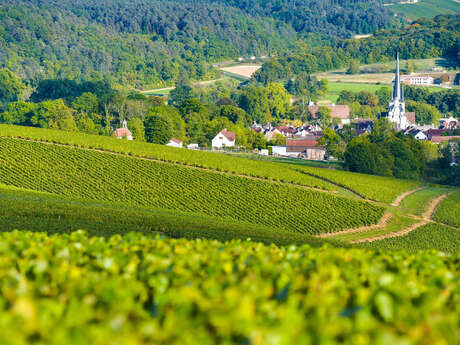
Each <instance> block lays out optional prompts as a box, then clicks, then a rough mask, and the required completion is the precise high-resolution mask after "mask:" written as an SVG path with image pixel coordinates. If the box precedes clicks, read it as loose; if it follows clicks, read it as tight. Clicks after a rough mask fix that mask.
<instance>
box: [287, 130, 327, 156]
mask: <svg viewBox="0 0 460 345" xmlns="http://www.w3.org/2000/svg"><path fill="white" fill-rule="evenodd" d="M325 154H326V150H325V148H324V147H322V146H319V145H318V140H317V137H314V136H311V137H306V138H303V139H287V140H286V155H287V156H291V157H302V158H306V159H311V160H323V159H324V156H325Z"/></svg>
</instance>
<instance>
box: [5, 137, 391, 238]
mask: <svg viewBox="0 0 460 345" xmlns="http://www.w3.org/2000/svg"><path fill="white" fill-rule="evenodd" d="M0 147H1V150H0V157H1V159H2V162H3V163H4V164H2V165H1V166H0V183H4V184H7V185H13V186H16V187H22V188H28V189H32V190H37V191H44V192H50V193H55V194H60V195H64V196H71V197H78V198H87V199H93V200H103V201H115V202H125V203H129V204H132V205H138V206H149V207H155V208H164V209H170V210H179V211H185V212H194V213H201V214H205V215H208V216H214V217H218V218H221V219H225V218H231V219H235V220H237V221H245V222H249V223H253V224H259V225H265V226H269V227H278V228H282V229H286V230H291V231H297V232H301V233H310V234H318V233H321V232H323V231H327V232H334V231H338V230H340V229H345V228H350V227H356V226H360V225H363V224H373V223H376V222H377V221H378V219H379V218H380V217H381V216H382V214H383V208H381V207H379V206H374V205H372V204H369V203H365V202H361V201H355V200H348V199H345V198H341V197H336V196H334V195H332V194H329V193H321V192H316V191H309V190H306V189H301V188H295V187H290V186H288V185H282V184H276V183H271V182H265V181H255V180H252V179H247V178H242V177H237V176H230V175H226V174H216V173H212V172H206V171H201V170H199V169H191V168H185V167H180V166H174V165H171V164H167V163H157V162H153V161H148V160H142V159H136V158H129V157H122V156H119V155H113V154H107V153H100V152H96V151H92V152H91V151H87V150H80V149H72V148H66V147H62V146H56V145H47V144H41V143H34V142H27V141H22V140H17V139H1V140H0ZM176 150H177V149H176ZM188 152H189V151H188ZM188 152H186V153H188ZM312 205H314V206H313V207H312ZM299 215H300V216H299Z"/></svg>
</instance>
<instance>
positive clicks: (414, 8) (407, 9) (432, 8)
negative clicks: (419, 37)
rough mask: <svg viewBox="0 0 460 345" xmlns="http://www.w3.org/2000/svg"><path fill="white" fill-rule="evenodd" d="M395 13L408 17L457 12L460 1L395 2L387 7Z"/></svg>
mask: <svg viewBox="0 0 460 345" xmlns="http://www.w3.org/2000/svg"><path fill="white" fill-rule="evenodd" d="M388 8H389V9H391V10H392V11H393V12H395V13H400V14H404V15H405V16H406V17H407V18H408V19H410V20H415V19H417V18H421V17H425V18H433V17H435V16H437V15H438V14H455V13H456V14H459V13H460V3H457V2H455V1H454V0H419V2H418V3H416V4H404V5H402V4H397V5H392V6H389V7H388Z"/></svg>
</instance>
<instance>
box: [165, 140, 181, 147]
mask: <svg viewBox="0 0 460 345" xmlns="http://www.w3.org/2000/svg"><path fill="white" fill-rule="evenodd" d="M166 146H171V147H179V148H182V146H183V143H182V140H179V139H176V138H172V139H171V140H170V141H169V143H167V144H166Z"/></svg>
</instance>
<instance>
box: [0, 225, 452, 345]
mask: <svg viewBox="0 0 460 345" xmlns="http://www.w3.org/2000/svg"><path fill="white" fill-rule="evenodd" d="M0 257H1V258H2V259H1V260H0V291H1V292H2V293H1V294H0V320H1V325H2V331H1V332H0V343H1V344H6V345H10V344H11V345H12V344H14V345H25V344H47V345H62V344H72V345H86V344H101V345H109V344H181V345H196V344H203V345H211V344H305V345H313V344H315V345H326V344H328V345H334V344H378V345H383V344H458V340H459V339H460V313H459V309H458V308H459V307H458V306H459V301H460V280H459V279H458V275H459V271H458V270H459V266H458V262H459V260H460V256H459V254H455V255H451V256H446V255H440V254H439V253H438V252H434V251H428V252H424V253H421V254H420V255H417V256H414V255H411V254H408V253H405V252H397V253H392V252H390V253H385V254H383V253H381V252H378V251H370V250H364V249H347V250H346V249H336V248H331V247H329V246H326V247H322V248H311V247H309V246H301V247H296V246H289V247H284V248H280V247H277V246H273V245H272V246H265V245H263V244H260V243H254V242H250V241H244V242H243V241H232V242H227V243H222V242H218V241H206V240H197V241H189V240H183V239H182V240H171V239H160V238H159V237H156V238H151V237H145V236H142V235H140V234H136V233H131V234H129V235H126V236H120V235H115V236H112V237H110V238H97V237H92V238H91V237H88V236H87V235H86V234H85V233H84V232H74V233H72V234H65V235H53V236H47V235H46V234H44V233H31V232H19V231H15V232H11V233H0Z"/></svg>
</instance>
